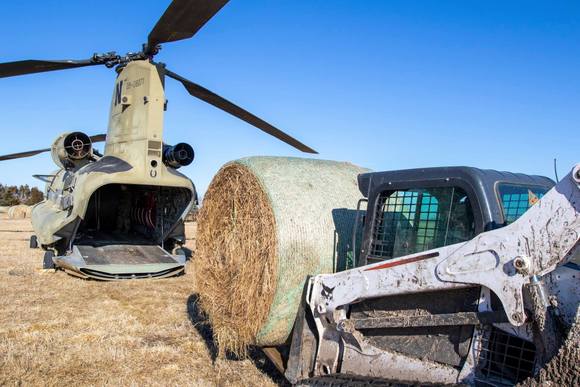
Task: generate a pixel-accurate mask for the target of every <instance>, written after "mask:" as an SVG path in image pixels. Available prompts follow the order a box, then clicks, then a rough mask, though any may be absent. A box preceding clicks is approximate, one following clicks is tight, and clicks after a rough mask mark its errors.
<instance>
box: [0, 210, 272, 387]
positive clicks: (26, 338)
mask: <svg viewBox="0 0 580 387" xmlns="http://www.w3.org/2000/svg"><path fill="white" fill-rule="evenodd" d="M187 228H188V229H187V231H188V235H192V233H193V232H194V229H195V224H192V223H188V224H187ZM31 234H32V228H31V225H30V221H29V220H28V219H7V215H6V214H1V215H0V246H1V247H2V248H1V249H0V301H1V303H2V307H1V308H0V385H48V386H55V385H59V386H63V385H65V386H66V385H77V386H78V385H187V386H197V385H199V386H230V385H233V386H247V385H260V386H273V385H275V384H276V383H282V382H283V381H282V378H281V377H280V376H279V375H277V374H276V372H275V371H274V369H273V366H271V364H270V363H269V362H268V361H267V360H266V359H265V358H264V356H263V355H262V354H261V353H260V352H255V353H253V354H252V356H250V357H249V358H247V359H245V360H228V359H222V358H219V357H217V356H216V354H217V352H216V347H215V345H214V344H213V342H212V341H211V337H212V333H211V330H210V328H209V325H208V324H207V321H205V320H204V319H203V316H201V315H200V314H199V312H198V308H197V296H196V288H195V281H194V275H193V270H194V267H193V266H192V265H191V264H189V265H188V267H187V268H186V274H185V275H184V276H181V277H177V278H170V279H162V280H134V281H124V282H97V281H87V280H81V279H77V278H74V277H71V276H69V275H66V274H65V273H64V272H62V271H58V272H54V271H43V270H42V269H41V267H42V263H41V262H42V255H43V252H42V251H41V250H40V249H36V250H31V249H29V248H28V244H29V237H30V235H31ZM188 246H189V247H190V248H193V245H192V243H188ZM272 378H274V380H273V379H272Z"/></svg>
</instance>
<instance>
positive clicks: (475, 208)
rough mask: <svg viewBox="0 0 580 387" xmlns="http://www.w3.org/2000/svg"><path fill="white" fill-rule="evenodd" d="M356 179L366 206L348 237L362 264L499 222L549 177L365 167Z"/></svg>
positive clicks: (534, 196) (511, 217) (519, 210)
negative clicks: (363, 213) (375, 169)
mask: <svg viewBox="0 0 580 387" xmlns="http://www.w3.org/2000/svg"><path fill="white" fill-rule="evenodd" d="M358 185H359V189H360V191H361V193H362V194H363V196H364V197H365V199H366V201H367V210H366V214H365V215H364V216H362V217H359V220H360V222H359V224H357V227H356V229H355V235H353V241H352V243H353V247H354V249H353V250H354V252H355V254H354V255H355V257H356V266H364V265H367V264H371V263H375V262H379V261H384V260H389V259H393V258H397V257H400V256H404V255H408V254H413V253H417V252H421V251H426V250H430V249H434V248H438V247H441V246H446V245H451V244H455V243H460V242H465V241H468V240H470V239H472V238H473V237H475V236H476V235H477V234H479V233H481V232H483V231H488V230H491V229H495V228H499V227H503V226H505V225H507V224H509V223H511V222H513V221H515V220H516V219H517V218H518V217H519V216H521V215H522V214H523V213H524V212H525V211H526V210H527V209H528V208H529V207H531V206H532V205H533V204H534V203H535V202H536V201H537V200H539V199H540V198H541V197H542V196H543V195H544V193H546V192H547V191H548V190H549V189H550V188H552V187H553V186H554V182H553V181H552V180H551V179H549V178H547V177H543V176H530V175H524V174H518V173H509V172H500V171H494V170H482V169H477V168H471V167H438V168H421V169H408V170H399V171H386V172H371V173H365V174H361V175H359V177H358ZM365 199H363V200H365ZM357 230H358V231H357ZM360 230H362V233H361V231H360ZM357 233H358V235H357ZM357 241H358V242H359V243H357ZM357 245H360V246H361V247H360V249H357V248H356V246H357Z"/></svg>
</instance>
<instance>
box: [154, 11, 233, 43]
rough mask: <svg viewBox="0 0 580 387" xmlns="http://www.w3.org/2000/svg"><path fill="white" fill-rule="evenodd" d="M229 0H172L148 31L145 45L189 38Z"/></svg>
mask: <svg viewBox="0 0 580 387" xmlns="http://www.w3.org/2000/svg"><path fill="white" fill-rule="evenodd" d="M228 1H229V0H173V1H172V2H171V4H169V7H167V9H166V10H165V12H164V13H163V15H162V16H161V18H159V20H158V21H157V24H155V27H153V29H152V30H151V32H150V33H149V37H148V39H147V45H148V47H149V50H154V49H155V47H156V46H157V45H158V44H160V43H167V42H175V41H177V40H182V39H189V38H191V37H192V36H193V35H195V33H196V32H197V31H199V29H200V28H201V27H203V26H204V25H205V23H207V21H208V20H209V19H211V18H212V17H213V16H214V15H215V14H216V13H217V12H218V11H219V10H220V9H222V7H223V6H224V5H226V3H227V2H228Z"/></svg>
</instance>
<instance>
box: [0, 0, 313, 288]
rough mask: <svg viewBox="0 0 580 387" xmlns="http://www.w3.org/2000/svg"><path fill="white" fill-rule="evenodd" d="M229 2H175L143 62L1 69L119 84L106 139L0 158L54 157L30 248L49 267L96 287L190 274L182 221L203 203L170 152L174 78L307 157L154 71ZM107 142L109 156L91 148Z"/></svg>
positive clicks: (186, 152) (75, 139)
mask: <svg viewBox="0 0 580 387" xmlns="http://www.w3.org/2000/svg"><path fill="white" fill-rule="evenodd" d="M227 2H228V0H173V1H172V2H171V4H170V5H169V6H168V8H167V9H166V11H165V12H164V14H163V15H162V16H161V18H160V19H159V20H158V22H157V24H156V25H155V26H154V27H153V29H152V30H151V32H150V33H149V36H148V38H147V43H145V44H143V46H142V49H141V50H140V51H139V52H136V53H128V54H126V55H124V56H121V55H117V54H116V53H115V52H109V53H106V54H94V55H93V56H92V57H91V58H90V59H86V60H24V61H17V62H9V63H0V78H3V77H11V76H17V75H24V74H31V73H40V72H47V71H55V70H65V69H74V68H78V67H86V66H97V65H104V66H106V67H108V68H114V69H115V71H116V73H117V77H116V80H115V86H114V89H113V97H112V100H111V107H110V114H109V124H108V131H107V133H106V134H98V135H94V136H89V135H87V134H85V133H81V132H72V133H63V134H61V135H60V136H58V137H57V138H56V140H55V141H54V142H53V144H52V146H51V147H50V148H46V149H38V150H33V151H28V152H22V153H15V154H10V155H5V156H0V161H3V160H11V159H18V158H22V157H29V156H34V155H36V154H39V153H43V152H51V154H52V159H53V160H54V162H55V163H56V164H57V166H58V168H59V169H58V171H56V172H55V173H53V174H51V175H38V176H37V177H39V178H41V179H42V180H43V181H45V182H46V183H47V187H46V192H47V198H46V199H45V200H44V201H43V202H41V203H39V204H38V205H36V206H35V207H34V209H33V210H32V215H31V216H32V225H33V228H34V232H35V233H36V235H34V236H33V237H32V238H31V241H30V242H31V247H37V246H40V247H41V248H43V249H44V250H46V252H45V257H44V262H43V267H44V268H60V269H63V270H65V271H66V272H68V273H69V274H72V275H76V276H79V277H82V278H93V279H98V280H121V279H131V278H150V277H157V278H160V277H168V276H173V275H176V274H179V273H182V272H183V270H184V267H185V261H186V257H185V252H184V249H183V248H182V246H183V244H184V243H185V231H184V229H185V228H184V224H183V223H184V219H185V216H186V215H187V213H188V212H189V210H190V208H191V207H192V205H193V204H194V203H195V201H196V200H197V195H196V191H195V186H194V184H193V182H192V181H191V180H190V179H188V178H187V177H186V176H184V175H183V174H181V173H180V172H178V171H177V169H178V168H179V167H181V166H184V165H188V164H190V163H191V162H192V161H193V158H194V151H193V149H192V147H191V146H190V145H188V144H186V143H179V144H177V145H174V146H170V145H167V144H165V143H164V142H163V114H164V111H165V110H166V108H167V100H166V98H165V93H164V84H165V79H166V78H171V79H174V80H176V81H178V82H181V84H183V86H184V87H185V89H186V90H187V91H188V92H189V94H190V95H192V96H193V97H196V98H199V99H201V100H202V101H205V102H207V103H209V104H211V105H213V106H215V107H217V108H219V109H221V110H223V111H225V112H227V113H229V114H231V115H233V116H235V117H238V118H239V119H241V120H244V121H246V122H247V123H249V124H250V125H253V126H255V127H257V128H258V129H260V130H262V131H264V132H266V133H268V134H270V135H272V136H274V137H276V138H278V139H280V140H282V141H284V142H286V143H287V144H289V145H291V146H293V147H295V148H297V149H299V150H301V151H303V152H308V153H317V152H316V151H314V150H313V149H312V148H310V147H308V146H306V145H304V144H303V143H301V142H300V141H298V140H296V139H295V138H293V137H291V136H290V135H288V134H286V133H284V132H282V131H281V130H279V129H277V128H275V127H274V126H272V125H270V124H269V123H267V122H265V121H264V120H262V119H260V118H258V117H256V116H255V115H253V114H251V113H250V112H248V111H246V110H244V109H242V108H241V107H239V106H237V105H235V104H233V103H232V102H230V101H228V100H226V99H225V98H222V97H221V96H219V95H217V94H215V93H213V92H212V91H210V90H208V89H206V88H204V87H203V86H200V85H198V84H196V83H194V82H192V81H190V80H187V79H186V78H184V77H182V76H180V75H178V74H176V73H174V72H172V71H170V70H169V69H168V68H167V67H166V66H165V64H163V63H159V62H156V61H154V57H155V56H156V55H157V54H158V53H159V50H160V48H161V46H160V44H162V43H168V42H174V41H178V40H183V39H188V38H191V37H192V36H193V35H195V33H196V32H197V31H198V30H199V29H200V28H201V27H203V26H204V25H205V24H206V23H207V21H208V20H209V19H211V18H212V17H213V16H214V15H215V14H216V13H217V12H218V11H219V10H220V9H221V8H222V7H223V6H224V5H225V4H226V3H227ZM100 141H105V142H106V143H105V148H104V152H103V153H102V154H101V153H99V152H98V151H97V150H95V149H94V147H93V143H95V142H100Z"/></svg>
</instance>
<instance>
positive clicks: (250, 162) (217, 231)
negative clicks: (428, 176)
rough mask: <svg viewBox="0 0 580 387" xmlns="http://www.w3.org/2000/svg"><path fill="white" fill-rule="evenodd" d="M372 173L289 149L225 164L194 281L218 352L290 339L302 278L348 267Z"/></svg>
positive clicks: (203, 225)
mask: <svg viewBox="0 0 580 387" xmlns="http://www.w3.org/2000/svg"><path fill="white" fill-rule="evenodd" d="M367 171H368V170H366V169H363V168H360V167H357V166H355V165H353V164H350V163H345V162H335V161H324V160H313V159H301V158H284V157H249V158H245V159H241V160H236V161H233V162H230V163H228V164H226V165H225V166H223V167H222V168H221V169H220V171H219V172H218V173H217V175H216V176H215V177H214V178H213V180H212V182H211V184H210V186H209V188H208V190H207V193H206V195H205V197H204V200H203V205H202V207H201V210H200V212H199V216H198V232H197V236H196V240H197V252H196V256H195V261H196V262H195V280H196V287H197V290H198V292H199V301H200V305H201V308H202V310H203V311H204V312H205V313H206V315H207V316H208V318H209V320H210V323H211V324H212V329H213V332H214V339H215V341H216V342H217V344H218V346H219V350H220V353H221V354H222V355H223V354H224V353H225V352H233V353H236V354H244V353H245V349H246V347H247V345H259V346H272V345H280V344H283V343H284V342H285V341H286V339H287V338H288V336H289V334H290V331H291V329H292V325H293V323H294V319H295V317H296V312H297V310H298V306H299V303H300V298H301V296H302V290H303V287H304V282H305V280H306V276H307V275H315V274H318V273H322V272H332V271H333V270H334V269H335V268H336V267H337V266H338V267H341V266H344V262H345V261H346V257H347V251H348V250H349V245H350V243H349V242H350V240H351V236H352V228H353V225H354V218H355V216H356V210H355V209H356V204H357V201H358V199H359V198H360V197H361V194H360V192H359V190H358V184H357V175H358V174H359V173H363V172H367Z"/></svg>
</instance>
